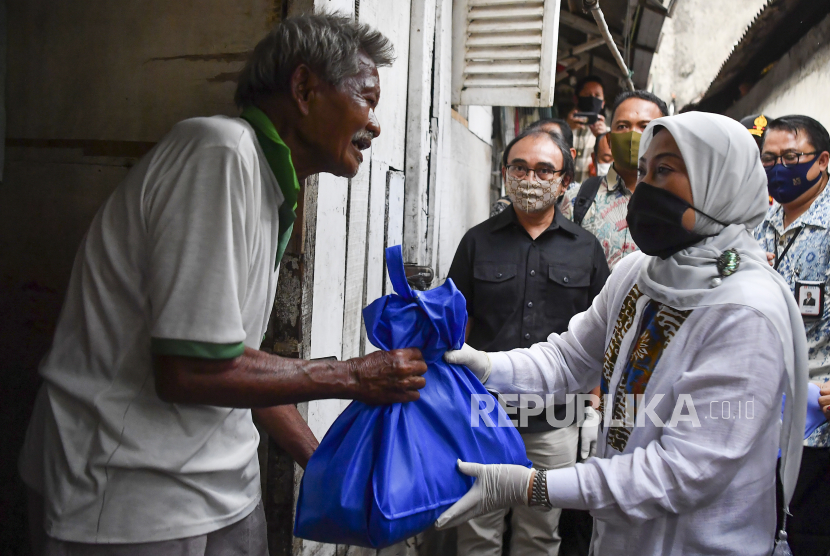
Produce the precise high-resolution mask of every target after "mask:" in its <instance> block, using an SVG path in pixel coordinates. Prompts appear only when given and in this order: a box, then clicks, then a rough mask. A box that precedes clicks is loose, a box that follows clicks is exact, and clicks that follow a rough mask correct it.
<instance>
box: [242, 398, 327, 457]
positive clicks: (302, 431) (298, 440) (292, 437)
mask: <svg viewBox="0 0 830 556" xmlns="http://www.w3.org/2000/svg"><path fill="white" fill-rule="evenodd" d="M251 412H252V413H253V415H254V420H256V422H257V423H259V424H260V425H261V426H262V427H263V428H264V429H265V430H266V431H267V432H268V436H270V437H271V438H273V439H274V442H276V443H277V445H279V446H280V447H281V448H282V449H283V450H285V451H286V452H288V455H290V456H291V458H292V459H293V460H294V461H296V462H297V463H299V464H300V467H302V468H303V469H305V466H306V464H308V460H309V459H310V458H311V454H313V453H314V450H316V449H317V446H319V445H320V443H319V442H318V441H317V438H316V437H315V436H314V433H313V432H311V429H309V428H308V425H307V424H306V422H305V419H303V417H302V416H301V415H300V412H299V411H297V407H296V406H294V405H290V404H289V405H277V406H274V407H260V408H257V409H252V410H251Z"/></svg>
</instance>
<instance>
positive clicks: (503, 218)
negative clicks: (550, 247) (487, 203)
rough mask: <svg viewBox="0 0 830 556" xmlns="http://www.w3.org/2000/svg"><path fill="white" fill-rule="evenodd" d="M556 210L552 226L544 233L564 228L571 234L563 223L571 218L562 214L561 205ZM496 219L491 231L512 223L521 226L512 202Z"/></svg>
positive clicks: (563, 229)
mask: <svg viewBox="0 0 830 556" xmlns="http://www.w3.org/2000/svg"><path fill="white" fill-rule="evenodd" d="M555 211H556V212H554V213H553V220H552V221H551V223H550V226H548V227H547V228H546V229H545V231H544V232H542V233H543V234H544V233H547V232H551V231H555V230H562V231H564V232H568V233H569V234H571V233H572V232H571V231H570V230H568V229H566V228H565V227H563V225H562V223H563V222H569V220H568V219H567V218H565V215H564V214H562V211H560V210H559V207H555ZM495 220H496V221H495V222H494V223H493V227H492V228H491V229H490V231H491V232H496V231H498V230H501V229H503V228H506V227H507V226H509V225H511V224H515V225H516V226H519V227H521V224H520V223H519V219H518V218H517V217H516V209H514V208H513V204H512V203H511V204H510V206H508V207H507V208H506V209H504V210H503V211H501V213H499V215H498V216H496V217H495ZM540 235H541V234H540Z"/></svg>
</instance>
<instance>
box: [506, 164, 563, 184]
mask: <svg viewBox="0 0 830 556" xmlns="http://www.w3.org/2000/svg"><path fill="white" fill-rule="evenodd" d="M561 171H562V170H557V169H555V168H551V167H550V166H542V167H540V168H536V169H533V168H528V167H527V166H523V165H521V164H508V165H507V173H508V174H509V175H510V177H511V178H516V179H517V180H522V179H524V178H526V177H527V175H528V173H530V172H533V174H534V175H535V176H536V177H537V178H539V179H540V180H542V181H548V180H552V179H553V176H554V175H555V174H558V173H559V172H561Z"/></svg>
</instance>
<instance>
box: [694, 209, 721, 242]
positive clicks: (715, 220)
mask: <svg viewBox="0 0 830 556" xmlns="http://www.w3.org/2000/svg"><path fill="white" fill-rule="evenodd" d="M689 208H690V209H692V210H693V211H695V212H696V213H698V214H699V215H701V216H703V217H705V218H707V219H709V220H710V221H712V222H714V223H715V224H718V225H720V226H722V228H721V229H720V230H718V231H717V233H715V234H707V235H706V236H705V237H715V236H716V235H718V234H719V233H721V232H722V231H723V230H724V229H725V228H726V227H727V226H729V224H724V223H723V222H721V221H720V220H717V219H715V218H712V217H711V216H709V215H708V214H706V213H705V212H703V211H702V210H700V209H698V208H697V207H695V206H693V205H689ZM695 233H699V232H695Z"/></svg>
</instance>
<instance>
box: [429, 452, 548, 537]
mask: <svg viewBox="0 0 830 556" xmlns="http://www.w3.org/2000/svg"><path fill="white" fill-rule="evenodd" d="M458 469H459V471H461V472H462V473H464V474H465V475H469V476H470V477H475V478H476V482H475V484H473V488H471V489H470V490H469V491H467V494H465V495H464V496H463V497H462V498H461V500H459V501H458V502H456V503H455V504H453V505H452V506H451V507H450V509H448V510H447V511H445V512H444V513H442V514H441V515H440V517H438V521H436V522H435V528H436V529H449V528H450V527H456V526H458V525H461V524H462V523H466V522H467V521H469V520H471V519H473V518H474V517H478V516H480V515H484V514H487V513H490V512H492V511H494V510H498V509H501V508H509V507H512V506H527V505H528V503H529V500H528V492H529V490H530V485H531V481H532V480H533V478H534V476H535V471H534V470H533V469H528V468H527V467H522V466H521V465H507V464H495V465H482V464H480V463H467V462H463V461H461V460H458Z"/></svg>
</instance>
